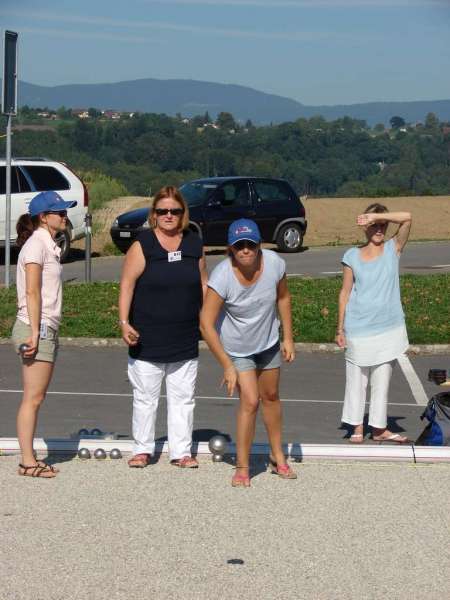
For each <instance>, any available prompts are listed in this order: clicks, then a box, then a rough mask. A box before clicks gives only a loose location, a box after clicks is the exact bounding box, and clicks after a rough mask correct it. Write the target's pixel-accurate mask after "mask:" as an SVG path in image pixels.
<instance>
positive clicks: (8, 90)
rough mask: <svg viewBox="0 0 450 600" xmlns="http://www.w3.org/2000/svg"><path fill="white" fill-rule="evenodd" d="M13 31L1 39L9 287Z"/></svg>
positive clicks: (14, 90)
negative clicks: (5, 121)
mask: <svg viewBox="0 0 450 600" xmlns="http://www.w3.org/2000/svg"><path fill="white" fill-rule="evenodd" d="M18 37H19V34H18V33H16V32H15V31H5V37H4V41H3V82H2V83H3V85H2V113H3V114H4V115H6V116H7V125H6V210H5V287H9V271H10V264H11V254H10V249H11V248H10V247H11V240H10V237H11V122H12V118H13V116H15V115H16V114H17V39H18Z"/></svg>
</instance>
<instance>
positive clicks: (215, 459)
mask: <svg viewBox="0 0 450 600" xmlns="http://www.w3.org/2000/svg"><path fill="white" fill-rule="evenodd" d="M212 461H213V462H222V461H223V454H213V455H212Z"/></svg>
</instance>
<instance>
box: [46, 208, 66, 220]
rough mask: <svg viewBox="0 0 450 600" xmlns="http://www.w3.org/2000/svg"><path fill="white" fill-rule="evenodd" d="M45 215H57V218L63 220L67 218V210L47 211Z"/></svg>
mask: <svg viewBox="0 0 450 600" xmlns="http://www.w3.org/2000/svg"><path fill="white" fill-rule="evenodd" d="M46 214H47V215H58V216H59V217H61V219H63V218H64V217H67V210H48V211H47V212H46Z"/></svg>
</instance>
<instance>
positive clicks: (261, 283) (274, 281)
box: [208, 250, 286, 356]
mask: <svg viewBox="0 0 450 600" xmlns="http://www.w3.org/2000/svg"><path fill="white" fill-rule="evenodd" d="M262 254H263V270H262V273H261V275H260V276H259V279H258V281H256V283H254V284H253V285H251V286H244V285H242V284H240V283H239V281H238V280H237V277H236V275H235V274H234V272H233V267H232V264H231V259H230V258H227V259H225V260H224V261H222V262H221V263H219V264H218V265H217V266H216V267H215V268H214V270H213V272H212V273H211V276H210V278H209V281H208V286H209V287H210V288H212V289H213V290H214V291H215V292H217V293H218V294H219V296H220V297H221V298H223V299H224V306H223V310H222V314H221V316H220V318H219V320H218V324H217V330H218V332H219V335H220V339H221V340H222V344H223V347H224V349H225V352H227V353H228V354H231V355H232V356H250V355H251V354H258V353H259V352H263V351H264V350H267V349H268V348H271V347H272V346H273V345H274V344H276V343H277V342H278V340H279V328H280V323H279V320H278V313H277V285H278V282H279V281H280V279H281V278H282V277H283V275H284V273H285V271H286V263H285V262H284V260H283V259H282V258H280V257H279V256H278V255H277V254H275V252H273V251H272V250H262Z"/></svg>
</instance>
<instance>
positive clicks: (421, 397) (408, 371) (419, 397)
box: [397, 354, 428, 406]
mask: <svg viewBox="0 0 450 600" xmlns="http://www.w3.org/2000/svg"><path fill="white" fill-rule="evenodd" d="M397 362H398V364H399V365H400V368H401V370H402V371H403V375H404V376H405V378H406V381H407V382H408V384H409V387H410V388H411V392H412V395H413V396H414V400H415V401H416V404H418V405H419V406H426V405H427V404H428V396H427V394H426V392H425V389H424V387H423V385H422V382H421V381H420V379H419V377H418V375H417V373H416V372H415V370H414V367H413V366H412V364H411V361H410V360H409V358H408V357H407V356H406V354H402V355H401V356H399V357H398V358H397Z"/></svg>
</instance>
